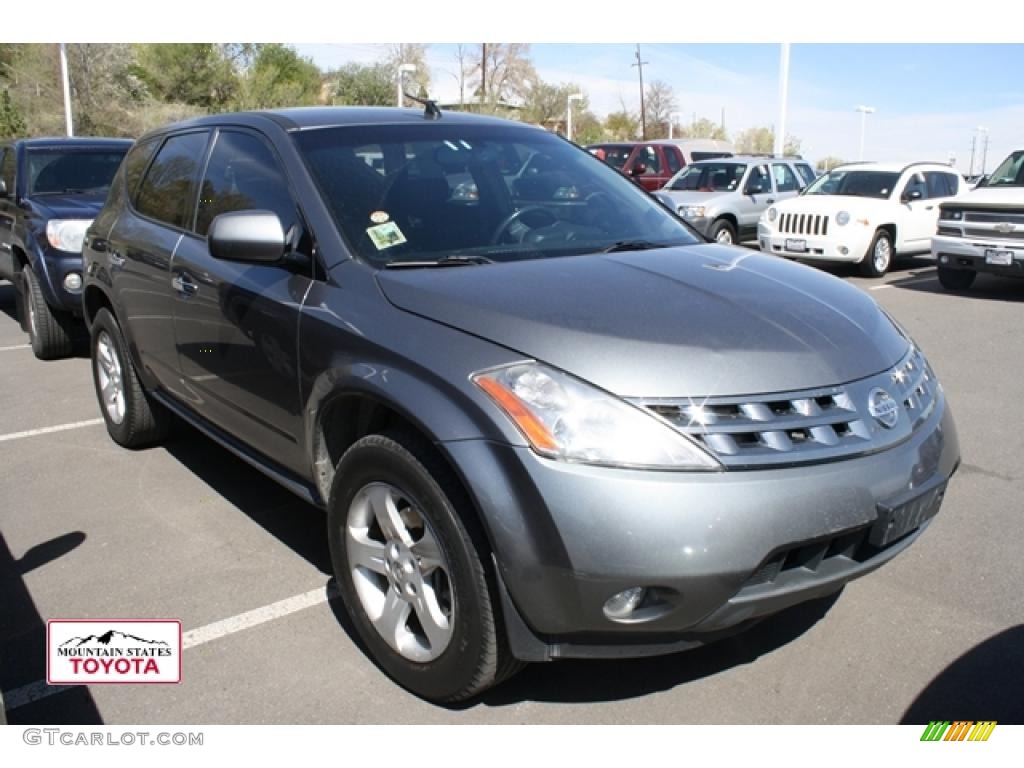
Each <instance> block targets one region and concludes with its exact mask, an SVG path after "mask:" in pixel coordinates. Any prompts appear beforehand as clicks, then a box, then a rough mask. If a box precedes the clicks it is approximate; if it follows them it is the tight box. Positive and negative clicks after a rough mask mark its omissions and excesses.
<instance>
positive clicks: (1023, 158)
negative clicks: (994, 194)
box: [984, 150, 1024, 187]
mask: <svg viewBox="0 0 1024 768" xmlns="http://www.w3.org/2000/svg"><path fill="white" fill-rule="evenodd" d="M984 186H986V187H1024V150H1021V151H1020V152H1014V153H1013V154H1012V155H1010V156H1009V157H1008V158H1006V159H1005V160H1003V162H1002V163H1000V165H999V167H998V168H996V169H995V170H994V171H993V172H992V175H991V176H989V177H988V180H987V181H985V182H984Z"/></svg>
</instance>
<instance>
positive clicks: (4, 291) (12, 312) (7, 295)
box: [0, 280, 18, 324]
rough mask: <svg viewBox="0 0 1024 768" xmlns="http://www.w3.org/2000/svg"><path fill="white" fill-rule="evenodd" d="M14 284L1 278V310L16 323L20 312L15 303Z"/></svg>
mask: <svg viewBox="0 0 1024 768" xmlns="http://www.w3.org/2000/svg"><path fill="white" fill-rule="evenodd" d="M14 301H15V300H14V284H13V283H9V282H8V281H6V280H0V312H3V313H4V314H5V315H7V316H8V317H9V318H11V320H13V321H14V322H15V323H16V324H17V322H18V313H17V310H16V309H15V303H14Z"/></svg>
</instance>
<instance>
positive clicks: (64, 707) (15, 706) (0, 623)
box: [0, 531, 103, 725]
mask: <svg viewBox="0 0 1024 768" xmlns="http://www.w3.org/2000/svg"><path fill="white" fill-rule="evenodd" d="M83 541H85V534H84V533H82V532H81V531H74V532H72V533H66V534H64V535H63V536H58V537H57V538H55V539H50V540H49V541H45V542H43V543H41V544H37V545H36V546H34V547H32V548H31V549H29V550H28V551H27V552H26V553H25V554H24V555H22V557H21V558H20V559H15V558H14V555H13V554H12V553H11V550H10V548H9V547H8V546H7V542H6V541H5V539H4V537H3V534H0V595H2V600H0V689H2V690H3V692H4V698H5V705H6V706H8V707H12V709H10V710H9V711H8V712H7V720H8V722H9V723H11V724H25V723H45V724H75V725H97V724H102V723H103V719H102V718H101V717H100V713H99V710H98V709H97V708H96V703H95V702H94V701H93V698H92V694H91V693H90V692H89V689H88V688H87V687H86V686H75V687H73V688H71V689H69V690H67V691H64V692H62V693H59V694H55V695H53V696H49V697H47V698H44V699H39V700H37V701H33V702H30V703H26V704H22V705H20V706H19V702H18V701H17V700H13V701H12V699H11V696H10V694H11V692H12V691H16V690H18V689H19V688H21V687H22V686H26V685H30V684H32V683H36V682H38V681H40V680H46V622H45V620H44V619H43V617H42V616H40V615H39V611H38V610H37V609H36V606H35V603H34V602H33V600H32V596H31V595H30V594H29V591H28V588H27V587H26V586H25V580H24V578H23V577H24V576H25V574H27V573H29V572H31V571H33V570H35V569H37V568H42V567H45V566H46V565H47V564H49V563H51V562H53V561H54V560H57V559H58V558H60V557H63V556H64V555H66V554H67V553H68V552H70V551H71V550H73V549H75V548H76V547H78V546H79V545H80V544H81V543H82V542H83Z"/></svg>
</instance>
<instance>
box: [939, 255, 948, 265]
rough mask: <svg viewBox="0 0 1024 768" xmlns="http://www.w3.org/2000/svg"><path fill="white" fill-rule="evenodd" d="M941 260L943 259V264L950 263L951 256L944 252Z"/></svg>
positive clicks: (940, 257)
mask: <svg viewBox="0 0 1024 768" xmlns="http://www.w3.org/2000/svg"><path fill="white" fill-rule="evenodd" d="M939 261H941V262H942V263H943V264H949V256H947V255H946V254H942V255H941V256H939Z"/></svg>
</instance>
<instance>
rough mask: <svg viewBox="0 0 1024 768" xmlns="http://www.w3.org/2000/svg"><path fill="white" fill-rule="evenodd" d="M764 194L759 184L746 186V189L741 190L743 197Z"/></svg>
mask: <svg viewBox="0 0 1024 768" xmlns="http://www.w3.org/2000/svg"><path fill="white" fill-rule="evenodd" d="M762 192H764V187H763V186H762V185H761V184H747V188H746V189H744V190H743V194H745V195H760V194H761V193H762Z"/></svg>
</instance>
